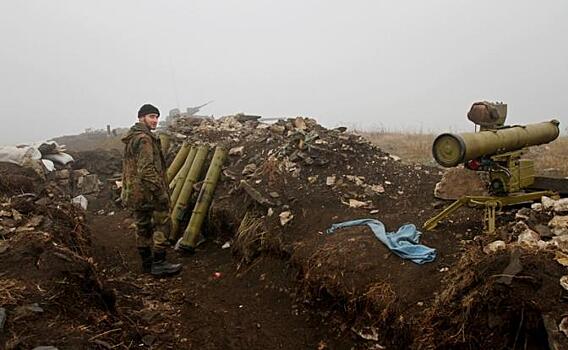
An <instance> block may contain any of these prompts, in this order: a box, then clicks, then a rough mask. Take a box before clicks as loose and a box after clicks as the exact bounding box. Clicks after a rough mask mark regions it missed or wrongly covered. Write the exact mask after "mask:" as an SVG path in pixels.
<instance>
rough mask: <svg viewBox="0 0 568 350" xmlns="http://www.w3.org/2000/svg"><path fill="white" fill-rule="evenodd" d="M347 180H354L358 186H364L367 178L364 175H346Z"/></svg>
mask: <svg viewBox="0 0 568 350" xmlns="http://www.w3.org/2000/svg"><path fill="white" fill-rule="evenodd" d="M345 178H347V180H349V181H351V182H353V183H354V184H355V185H357V186H362V185H364V184H365V181H364V180H365V178H364V177H363V176H354V175H345Z"/></svg>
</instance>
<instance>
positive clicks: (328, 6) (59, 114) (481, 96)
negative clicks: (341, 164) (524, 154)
mask: <svg viewBox="0 0 568 350" xmlns="http://www.w3.org/2000/svg"><path fill="white" fill-rule="evenodd" d="M566 18H568V2H567V1H565V0H551V1H540V2H537V1H518V0H517V1H513V0H506V1H486V0H482V1H479V0H478V1H459V0H432V1H418V0H412V1H411V0H409V1H394V0H393V1H377V0H375V1H349V2H348V1H330V0H325V1H323V0H303V1H299V0H287V1H278V2H276V1H261V0H250V1H248V0H244V1H172V0H169V1H141V0H120V1H76V0H75V1H71V0H69V1H62V0H49V1H45V0H44V1H40V0H38V1H31V0H2V1H1V2H0V43H1V45H2V49H1V50H2V52H1V55H0V92H1V94H0V114H1V116H2V117H1V118H2V126H1V128H0V130H1V131H0V144H13V143H22V142H28V141H39V140H44V139H47V138H49V137H55V136H60V135H64V134H74V133H80V132H82V131H83V130H84V129H85V128H105V126H106V125H107V124H110V125H111V126H112V127H127V126H129V125H131V124H132V123H133V122H135V121H136V111H137V109H138V108H139V107H140V105H142V104H143V103H152V104H154V105H156V106H157V107H158V108H160V110H161V111H162V114H163V115H166V114H167V113H168V111H169V110H170V109H172V108H176V107H179V108H180V109H182V110H183V109H185V108H186V107H189V106H195V105H198V104H201V103H204V102H207V101H209V100H214V103H212V104H211V105H209V106H207V107H205V108H204V109H203V110H202V114H206V115H214V116H222V115H227V114H234V113H237V112H244V113H248V114H255V115H262V116H265V117H280V116H298V115H302V116H310V117H314V118H316V119H317V120H318V121H319V122H320V123H322V124H324V125H326V126H337V125H348V126H350V127H355V128H359V129H367V130H369V129H375V130H376V129H387V130H406V131H413V132H415V131H424V132H426V131H434V132H436V131H442V130H471V129H472V126H471V125H470V123H469V122H468V121H467V118H466V113H467V111H468V109H469V107H470V105H471V103H472V102H474V101H477V100H492V101H493V100H498V101H504V102H506V103H508V104H509V122H511V123H515V124H518V123H530V122H538V121H542V120H548V119H551V118H557V119H559V120H560V121H561V123H562V124H561V128H562V129H565V128H566V126H567V125H566V122H568V118H567V116H568V101H567V98H566V96H567V93H568V39H567V34H566V33H568V21H567V20H566Z"/></svg>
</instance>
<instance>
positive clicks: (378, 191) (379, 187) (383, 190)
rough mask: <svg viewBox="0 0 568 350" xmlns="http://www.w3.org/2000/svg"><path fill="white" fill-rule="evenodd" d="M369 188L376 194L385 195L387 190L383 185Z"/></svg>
mask: <svg viewBox="0 0 568 350" xmlns="http://www.w3.org/2000/svg"><path fill="white" fill-rule="evenodd" d="M369 188H370V189H371V191H373V192H376V193H385V188H384V187H383V185H380V184H377V185H371V186H369Z"/></svg>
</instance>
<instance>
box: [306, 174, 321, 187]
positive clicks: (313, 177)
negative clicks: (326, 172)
mask: <svg viewBox="0 0 568 350" xmlns="http://www.w3.org/2000/svg"><path fill="white" fill-rule="evenodd" d="M318 177H319V176H318V175H314V176H309V177H308V182H309V183H311V184H312V185H313V184H315V183H316V182H317V181H318Z"/></svg>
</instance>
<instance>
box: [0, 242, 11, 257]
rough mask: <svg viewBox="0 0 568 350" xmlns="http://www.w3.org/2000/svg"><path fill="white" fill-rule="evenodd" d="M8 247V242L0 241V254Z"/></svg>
mask: <svg viewBox="0 0 568 350" xmlns="http://www.w3.org/2000/svg"><path fill="white" fill-rule="evenodd" d="M9 247H10V245H9V244H8V242H6V241H0V254H3V253H5V252H6V251H7V250H8V248H9Z"/></svg>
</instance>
